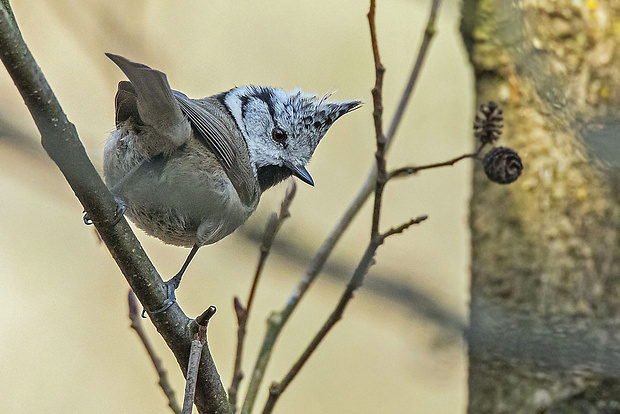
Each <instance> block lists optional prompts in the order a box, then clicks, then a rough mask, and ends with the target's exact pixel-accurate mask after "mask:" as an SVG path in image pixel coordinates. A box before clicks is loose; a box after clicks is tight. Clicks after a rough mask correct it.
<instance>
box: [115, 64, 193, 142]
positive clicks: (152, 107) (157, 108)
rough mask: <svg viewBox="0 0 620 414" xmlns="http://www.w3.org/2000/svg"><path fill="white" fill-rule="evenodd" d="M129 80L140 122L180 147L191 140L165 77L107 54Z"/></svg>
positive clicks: (140, 65) (153, 70)
mask: <svg viewBox="0 0 620 414" xmlns="http://www.w3.org/2000/svg"><path fill="white" fill-rule="evenodd" d="M106 56H107V57H109V58H110V59H111V60H112V62H114V63H115V64H116V66H118V67H119V68H120V69H121V70H122V71H123V73H125V75H126V76H127V78H128V79H129V80H130V81H131V84H132V85H133V88H134V90H135V93H136V98H137V99H136V100H137V106H138V113H139V114H140V118H141V120H142V121H143V122H144V123H145V124H146V125H149V126H151V127H153V128H154V129H155V130H156V131H157V132H159V133H160V134H161V135H163V136H165V137H166V138H169V139H170V140H172V142H173V143H174V145H176V146H180V145H182V144H184V143H185V142H187V140H188V139H189V138H190V136H191V135H190V129H189V125H188V124H187V119H186V118H185V116H184V115H183V112H182V111H181V108H179V104H178V103H177V101H176V99H175V98H174V96H173V95H172V90H171V89H170V85H169V84H168V79H167V78H166V74H165V73H163V72H160V71H158V70H155V69H151V68H150V67H148V66H146V65H143V64H141V63H135V62H132V61H130V60H128V59H126V58H124V57H122V56H119V55H113V54H111V53H106Z"/></svg>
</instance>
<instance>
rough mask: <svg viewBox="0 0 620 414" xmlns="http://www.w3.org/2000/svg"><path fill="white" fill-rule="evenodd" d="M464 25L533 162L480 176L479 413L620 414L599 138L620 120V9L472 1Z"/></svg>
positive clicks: (615, 302) (475, 307)
mask: <svg viewBox="0 0 620 414" xmlns="http://www.w3.org/2000/svg"><path fill="white" fill-rule="evenodd" d="M461 31H462V34H463V38H464V42H465V46H466V48H467V50H468V53H469V56H470V59H471V62H472V64H473V67H474V73H475V76H476V99H477V102H476V105H479V104H480V103H483V102H486V101H489V100H493V101H496V102H498V103H499V104H500V106H501V107H502V108H503V109H504V117H505V127H504V134H503V137H502V138H501V140H500V142H499V144H500V145H504V146H509V147H511V148H513V149H515V150H516V151H517V152H518V153H519V154H520V156H521V158H522V159H523V164H524V172H523V175H522V177H521V178H520V179H519V180H518V181H517V182H515V183H513V184H511V185H507V186H502V185H498V184H495V183H492V182H490V181H489V180H488V179H487V178H486V177H485V176H484V173H483V172H482V168H481V167H480V166H479V165H477V166H476V169H475V173H474V183H473V185H474V190H473V196H472V200H471V219H470V225H471V230H472V282H471V283H472V285H471V301H472V302H471V331H470V337H471V339H470V348H469V357H470V368H469V412H470V413H536V412H545V413H603V412H609V413H612V412H613V413H620V403H619V400H618V398H620V393H619V392H618V391H620V382H619V381H618V378H619V377H620V371H615V372H614V371H611V372H610V369H609V367H610V366H617V365H614V364H616V363H617V362H618V358H617V357H618V356H619V355H618V338H616V336H618V334H616V333H617V332H620V330H619V329H618V328H619V327H620V318H618V313H619V309H620V295H619V293H620V292H619V289H620V283H619V282H620V243H619V235H620V224H619V223H620V220H619V218H620V204H619V203H618V196H617V191H616V186H617V185H616V182H617V180H616V178H615V177H614V176H615V171H614V168H613V167H612V166H610V165H607V163H606V162H603V161H601V160H600V159H599V158H598V157H595V156H593V155H592V152H591V151H590V148H592V145H590V142H589V139H590V138H591V137H599V136H601V134H602V133H603V132H604V131H608V130H610V128H614V125H617V124H618V118H619V117H620V105H619V103H620V41H619V39H620V2H617V1H614V0H607V1H597V0H584V1H581V0H578V1H568V0H565V1H561V0H555V1H554V0H524V1H516V0H514V1H511V0H465V1H464V3H463V20H462V23H461ZM602 135H603V136H606V135H605V134H602ZM607 135H609V134H607ZM611 135H615V134H611ZM613 138H614V137H611V138H610V139H612V140H613ZM615 139H616V140H617V141H620V136H619V135H615ZM619 144H620V142H619ZM490 309H491V310H492V311H489V310H490ZM493 310H494V311H493ZM497 321H501V323H497Z"/></svg>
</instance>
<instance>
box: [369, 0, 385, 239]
mask: <svg viewBox="0 0 620 414" xmlns="http://www.w3.org/2000/svg"><path fill="white" fill-rule="evenodd" d="M375 12H376V3H375V0H370V9H369V11H368V25H369V26H370V43H371V45H372V55H373V58H374V61H375V86H374V87H373V88H372V101H373V112H372V115H373V119H374V124H375V140H376V143H377V150H376V152H375V162H376V171H377V178H376V181H375V205H374V208H373V214H372V227H371V231H370V234H371V237H375V236H377V235H378V234H379V220H380V218H381V201H382V194H383V189H384V187H385V184H386V183H387V173H386V165H385V151H386V148H387V141H386V139H385V135H384V134H383V75H384V74H385V67H384V66H383V64H382V63H381V57H380V55H379V44H378V41H377V28H376V26H375Z"/></svg>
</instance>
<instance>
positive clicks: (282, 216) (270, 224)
mask: <svg viewBox="0 0 620 414" xmlns="http://www.w3.org/2000/svg"><path fill="white" fill-rule="evenodd" d="M296 192H297V185H296V184H295V181H291V183H290V185H289V187H288V189H287V190H286V194H285V195H284V199H283V200H282V203H281V204H280V213H279V214H276V213H272V214H271V215H270V216H269V220H268V221H267V226H266V227H265V233H264V235H263V242H262V243H261V247H260V257H259V259H258V265H257V266H256V272H255V273H254V280H253V281H252V288H251V289H250V294H249V295H248V301H247V306H246V307H244V306H243V304H242V303H241V300H240V299H239V298H238V297H236V296H235V299H234V307H235V314H236V315H237V325H238V329H237V352H236V353H235V367H234V369H233V379H232V383H231V385H230V388H229V389H228V401H229V402H230V407H231V409H232V412H233V413H235V412H236V411H237V393H238V390H239V384H240V383H241V380H242V379H243V371H242V366H241V365H242V361H243V345H244V340H245V333H246V327H247V322H248V319H249V315H250V310H251V309H252V303H253V302H254V295H255V293H256V288H257V286H258V281H259V279H260V276H261V274H262V272H263V268H264V267H265V263H266V262H267V257H268V256H269V253H270V252H271V246H272V245H273V241H274V240H275V238H276V234H277V233H278V230H279V229H280V226H281V225H282V223H283V222H284V220H286V219H287V218H288V217H290V215H291V214H290V212H289V208H290V206H291V203H292V202H293V198H295V193H296Z"/></svg>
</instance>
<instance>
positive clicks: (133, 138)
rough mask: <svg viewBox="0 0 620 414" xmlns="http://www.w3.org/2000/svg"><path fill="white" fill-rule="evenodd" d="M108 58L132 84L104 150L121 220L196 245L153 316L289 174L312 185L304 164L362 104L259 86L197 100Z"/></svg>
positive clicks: (151, 73)
mask: <svg viewBox="0 0 620 414" xmlns="http://www.w3.org/2000/svg"><path fill="white" fill-rule="evenodd" d="M106 56H107V57H108V58H109V59H111V60H112V62H114V63H115V64H116V66H118V68H119V69H120V70H121V71H122V72H123V73H124V74H125V76H126V77H127V79H128V81H127V80H122V81H120V82H119V83H118V89H117V93H116V96H115V110H116V116H115V125H116V128H115V129H114V130H113V131H112V132H111V133H110V135H109V137H108V139H107V141H106V144H105V149H104V155H103V170H104V178H105V182H106V185H107V186H108V188H109V189H110V191H111V193H112V194H113V195H114V197H115V199H116V200H117V203H118V205H119V212H120V216H121V217H122V216H123V215H125V216H127V217H128V218H129V219H131V220H132V221H133V222H134V223H135V224H136V225H137V226H138V227H139V228H140V229H142V230H143V231H144V232H146V233H147V234H149V235H151V236H154V237H156V238H158V239H160V240H162V241H163V242H164V243H167V244H172V245H176V246H182V247H191V251H190V253H189V255H188V256H187V258H186V260H185V262H184V263H183V266H182V267H181V269H180V270H179V271H178V272H177V273H176V274H175V275H174V276H173V277H172V278H170V279H169V280H168V281H166V282H164V283H165V286H166V288H167V295H168V298H167V299H166V300H165V301H164V303H163V305H162V307H161V308H160V309H156V310H154V311H150V312H149V313H151V314H154V313H159V312H163V311H164V310H166V309H168V308H169V307H170V306H171V305H172V304H173V303H174V302H175V301H176V296H175V290H176V289H177V288H178V287H179V284H180V282H181V278H182V276H183V274H184V272H185V270H186V269H187V267H188V266H189V264H190V262H191V260H192V259H193V257H194V255H195V254H196V252H197V251H198V249H199V248H200V247H202V246H205V245H210V244H213V243H215V242H217V241H219V240H221V239H223V238H224V237H226V236H228V235H229V234H231V233H232V232H234V231H235V230H236V229H237V228H238V227H239V226H241V225H242V224H243V223H244V222H245V221H246V220H247V219H248V218H249V217H250V216H251V215H252V213H253V212H254V211H255V210H256V207H257V205H258V202H259V200H260V197H261V195H262V193H263V192H265V191H266V190H268V189H269V188H271V187H273V186H275V185H276V184H278V183H280V182H281V181H283V180H285V179H287V178H289V177H291V176H294V177H297V178H298V179H300V180H301V181H302V182H304V183H307V184H309V185H311V186H313V185H314V181H313V179H312V176H311V175H310V173H309V172H308V170H307V169H306V164H307V163H308V161H310V158H311V157H312V155H313V153H314V151H315V149H316V147H317V145H318V144H319V142H320V141H321V139H322V138H323V136H324V135H325V134H326V133H327V131H328V129H329V128H330V127H331V126H332V125H333V123H334V122H335V121H336V120H337V119H338V118H340V117H341V116H343V115H345V114H347V113H349V112H351V111H353V110H355V109H357V108H359V107H360V106H361V102H360V101H359V100H343V101H334V100H330V99H329V98H330V94H328V95H324V96H322V97H319V96H318V95H314V94H308V93H304V92H303V91H302V90H301V89H294V90H292V91H290V92H287V91H284V90H283V89H279V88H275V87H268V86H254V85H247V86H240V87H234V88H232V89H230V90H228V91H226V92H221V93H217V94H215V95H212V96H208V97H205V98H200V99H191V98H189V97H188V96H187V95H185V94H184V93H182V92H179V91H176V90H174V89H171V87H170V85H169V83H168V79H167V76H166V74H165V73H163V72H161V71H159V70H157V69H152V68H151V67H149V66H147V65H144V64H141V63H136V62H133V61H130V60H129V59H127V58H125V57H122V56H120V55H115V54H112V53H106Z"/></svg>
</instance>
